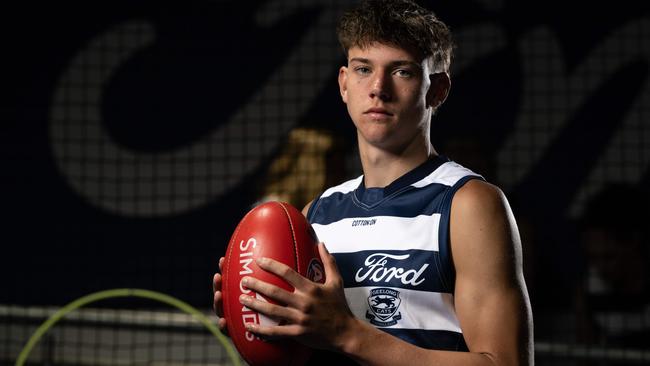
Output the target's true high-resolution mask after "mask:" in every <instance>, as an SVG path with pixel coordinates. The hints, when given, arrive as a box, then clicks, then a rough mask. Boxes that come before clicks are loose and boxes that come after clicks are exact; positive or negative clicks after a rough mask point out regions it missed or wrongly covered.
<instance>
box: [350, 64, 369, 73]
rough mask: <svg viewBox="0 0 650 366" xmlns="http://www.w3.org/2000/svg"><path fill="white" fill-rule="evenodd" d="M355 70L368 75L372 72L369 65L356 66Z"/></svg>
mask: <svg viewBox="0 0 650 366" xmlns="http://www.w3.org/2000/svg"><path fill="white" fill-rule="evenodd" d="M354 71H355V72H356V73H357V74H360V75H366V74H369V73H370V68H369V67H367V66H357V67H355V68H354Z"/></svg>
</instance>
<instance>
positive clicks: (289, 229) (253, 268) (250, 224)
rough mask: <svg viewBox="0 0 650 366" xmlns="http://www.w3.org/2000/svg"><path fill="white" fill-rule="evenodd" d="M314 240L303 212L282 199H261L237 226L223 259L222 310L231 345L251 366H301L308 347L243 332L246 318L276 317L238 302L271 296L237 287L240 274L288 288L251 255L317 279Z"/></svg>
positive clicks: (319, 265) (321, 279)
mask: <svg viewBox="0 0 650 366" xmlns="http://www.w3.org/2000/svg"><path fill="white" fill-rule="evenodd" d="M317 244H318V239H317V237H316V234H315V233H314V230H313V229H312V228H311V225H309V223H308V222H307V220H306V219H305V217H304V216H303V215H302V213H301V212H300V211H298V210H297V209H296V208H295V207H293V206H291V205H290V204H288V203H284V202H275V201H274V202H266V203H264V204H261V205H259V206H257V207H255V208H253V209H252V210H251V211H250V212H248V213H247V214H246V215H245V216H244V218H243V219H242V220H241V221H240V222H239V225H237V228H236V229H235V232H234V233H233V235H232V238H231V239H230V243H229V244H228V249H227V250H226V256H225V261H224V263H223V273H222V276H223V282H222V288H221V290H222V293H223V312H224V318H225V319H226V322H227V325H228V333H229V334H230V337H231V339H232V341H233V344H234V345H235V347H236V348H237V350H238V351H239V353H240V354H241V355H242V357H243V358H244V360H246V362H248V363H249V364H250V365H251V366H258V365H302V364H304V363H305V361H306V360H307V359H308V358H309V356H310V355H311V352H312V351H311V349H310V348H308V347H306V346H304V345H302V344H300V343H297V342H294V341H291V340H288V339H278V340H272V341H268V340H262V339H260V338H258V337H256V336H255V335H254V334H252V333H250V332H247V331H246V328H244V325H245V324H246V323H258V324H262V325H267V324H278V322H277V321H275V320H273V319H270V318H268V317H266V316H263V315H260V314H258V313H256V312H254V311H252V310H250V309H248V308H247V307H245V306H243V305H241V303H240V302H239V296H240V295H242V294H245V295H249V296H255V297H256V298H258V299H261V300H264V301H271V300H267V299H265V298H264V297H263V296H262V295H261V294H258V293H255V292H254V291H252V290H250V289H248V288H245V287H244V286H242V285H241V280H242V278H243V277H245V276H251V277H255V278H258V279H260V280H262V281H265V282H268V283H271V284H274V285H276V286H278V287H281V288H284V289H286V290H287V291H293V287H291V286H290V285H289V284H288V283H286V282H285V281H283V280H281V279H280V278H279V277H277V276H275V275H273V274H271V273H269V272H266V271H264V270H262V269H261V268H259V267H258V266H257V264H256V263H255V259H256V258H259V257H268V258H273V259H275V260H277V261H279V262H282V263H284V264H286V265H288V266H289V267H291V268H293V269H294V270H296V272H298V273H300V274H301V275H303V276H305V277H307V278H309V279H311V280H312V281H316V282H321V283H322V282H324V281H325V278H324V276H325V272H324V271H323V264H322V262H321V260H320V256H319V254H318V246H317Z"/></svg>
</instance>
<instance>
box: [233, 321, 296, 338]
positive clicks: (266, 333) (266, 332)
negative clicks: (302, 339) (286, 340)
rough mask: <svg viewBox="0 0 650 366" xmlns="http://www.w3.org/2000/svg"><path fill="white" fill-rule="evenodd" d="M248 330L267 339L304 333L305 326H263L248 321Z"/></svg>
mask: <svg viewBox="0 0 650 366" xmlns="http://www.w3.org/2000/svg"><path fill="white" fill-rule="evenodd" d="M246 330H247V331H249V332H251V333H255V334H257V335H258V336H261V337H263V338H265V339H271V338H281V337H296V336H299V335H302V334H303V333H304V328H303V327H302V326H300V325H298V324H287V325H275V326H263V325H259V324H256V323H246Z"/></svg>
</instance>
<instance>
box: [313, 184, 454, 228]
mask: <svg viewBox="0 0 650 366" xmlns="http://www.w3.org/2000/svg"><path fill="white" fill-rule="evenodd" d="M447 189H449V187H448V186H445V185H442V184H431V185H428V186H426V187H423V188H414V187H407V188H405V190H409V191H408V192H406V191H402V193H401V194H398V195H396V196H394V197H393V199H392V200H391V204H390V205H381V204H380V205H378V206H376V207H373V208H372V209H370V208H366V207H363V206H361V204H360V202H359V201H358V200H357V199H356V197H355V196H354V194H355V193H354V191H353V192H348V193H345V194H343V193H338V192H337V193H333V194H332V195H330V196H328V197H327V198H325V199H319V200H318V201H317V202H315V204H314V206H316V207H314V210H313V212H312V215H311V217H309V219H310V222H312V223H315V224H321V225H328V224H331V223H333V222H337V221H340V220H342V219H344V218H349V217H358V218H365V217H371V216H397V217H416V216H419V215H433V214H434V213H438V212H440V206H441V205H442V204H443V203H444V201H443V200H444V194H441V193H443V192H444V191H445V190H447ZM350 198H352V199H350ZM388 198H390V196H389V197H386V198H384V200H386V199H388ZM384 200H382V201H384ZM380 202H381V201H380ZM325 214H327V215H325Z"/></svg>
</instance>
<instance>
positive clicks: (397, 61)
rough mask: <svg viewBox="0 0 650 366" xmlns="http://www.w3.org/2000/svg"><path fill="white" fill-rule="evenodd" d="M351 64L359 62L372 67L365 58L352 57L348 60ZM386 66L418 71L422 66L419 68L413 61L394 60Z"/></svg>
mask: <svg viewBox="0 0 650 366" xmlns="http://www.w3.org/2000/svg"><path fill="white" fill-rule="evenodd" d="M353 62H359V63H362V64H371V65H372V61H370V60H369V59H367V58H363V57H353V58H351V59H350V61H349V63H353ZM388 64H389V65H390V66H403V65H408V66H414V67H417V68H418V69H421V68H422V66H420V64H418V63H416V62H414V61H409V60H395V61H391V62H389V63H388Z"/></svg>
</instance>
